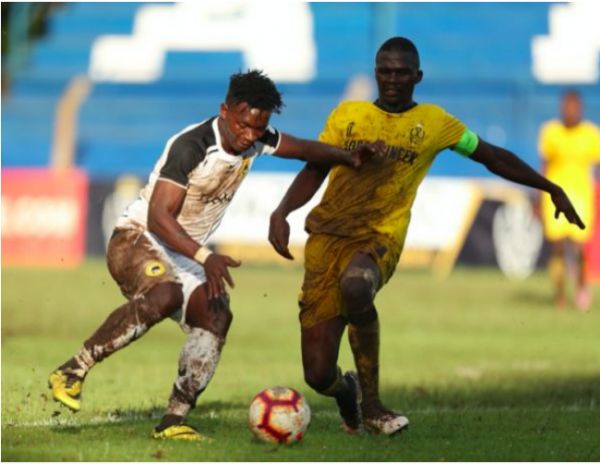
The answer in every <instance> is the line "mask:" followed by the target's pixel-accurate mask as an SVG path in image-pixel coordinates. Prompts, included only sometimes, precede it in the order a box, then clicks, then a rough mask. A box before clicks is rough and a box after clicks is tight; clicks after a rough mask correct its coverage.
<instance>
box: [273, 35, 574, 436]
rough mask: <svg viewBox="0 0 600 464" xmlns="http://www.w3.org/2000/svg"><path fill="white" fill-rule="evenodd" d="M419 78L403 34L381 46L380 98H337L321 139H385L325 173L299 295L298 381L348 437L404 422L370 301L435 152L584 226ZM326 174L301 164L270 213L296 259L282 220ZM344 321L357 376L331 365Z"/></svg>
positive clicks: (555, 194)
mask: <svg viewBox="0 0 600 464" xmlns="http://www.w3.org/2000/svg"><path fill="white" fill-rule="evenodd" d="M422 77H423V72H422V71H421V70H420V66H419V54H418V51H417V49H416V47H415V46H414V44H413V43H412V42H411V41H410V40H408V39H405V38H402V37H396V38H392V39H390V40H388V41H386V42H385V43H384V44H383V45H382V46H381V48H380V49H379V51H378V52H377V55H376V58H375V79H376V81H377V86H378V94H379V95H378V98H377V100H376V101H375V102H373V103H372V102H345V103H341V104H340V105H339V106H338V107H337V108H336V109H334V110H333V112H332V113H331V115H330V116H329V118H328V120H327V124H326V126H325V129H324V131H323V132H322V134H321V137H320V139H321V140H322V141H326V142H329V143H332V144H334V145H338V146H341V147H344V148H347V149H351V148H352V147H356V146H359V145H361V144H363V143H368V142H375V141H377V140H382V141H383V143H384V144H385V154H384V155H383V156H381V157H378V158H375V159H373V160H371V161H370V162H369V163H366V164H365V165H364V166H363V167H362V169H361V171H360V173H358V172H357V173H354V172H353V171H351V170H349V169H346V168H344V167H339V168H338V167H335V168H333V169H332V170H331V173H330V175H329V185H328V187H327V190H326V192H325V194H324V196H323V199H322V200H321V202H320V204H319V205H318V206H316V207H315V208H314V209H313V210H312V211H311V212H310V214H309V216H308V218H307V220H306V229H307V231H308V232H309V238H308V241H307V243H306V247H305V276H304V283H303V286H302V294H301V296H300V302H299V304H300V322H301V338H302V362H303V367H304V377H305V380H306V382H307V383H308V384H309V385H310V386H311V387H312V388H313V389H315V390H316V391H317V392H319V393H321V394H323V395H327V396H331V397H333V398H335V400H336V402H337V404H338V407H339V409H340V414H341V416H342V419H343V426H344V428H345V429H346V430H347V431H350V432H352V431H358V430H360V428H361V425H364V427H365V428H368V429H370V430H373V431H375V432H381V433H385V434H393V433H396V432H398V431H399V430H402V429H403V428H405V427H406V426H407V425H408V419H407V418H406V417H404V416H403V415H401V414H397V413H395V412H393V411H391V410H389V409H387V408H386V407H385V406H383V404H382V403H381V401H380V399H379V322H378V316H377V311H376V310H375V306H374V304H373V299H374V297H375V294H376V293H377V291H378V290H379V289H380V288H381V287H382V286H383V285H384V284H385V283H386V282H387V281H388V279H389V278H390V277H391V275H392V274H393V272H394V270H395V268H396V265H397V262H398V259H399V257H400V253H401V251H402V247H403V245H404V238H405V236H406V230H407V228H408V223H409V221H410V209H411V206H412V204H413V201H414V198H415V195H416V191H417V187H418V186H419V184H420V183H421V181H422V180H423V177H424V176H425V174H426V173H427V170H428V168H429V166H430V165H431V163H432V162H433V160H434V158H435V156H436V155H437V153H439V152H440V151H442V150H443V149H445V148H452V149H453V150H455V151H457V152H458V153H460V154H462V155H464V156H468V157H470V158H471V159H473V160H474V161H477V162H479V163H482V164H484V165H485V166H486V167H487V168H488V169H489V170H490V171H491V172H493V173H496V174H498V175H500V176H502V177H504V178H506V179H509V180H512V181H515V182H518V183H520V184H523V185H528V186H530V187H534V188H537V189H540V190H544V191H546V192H549V193H550V194H551V198H552V201H553V203H554V205H555V207H556V212H557V214H559V213H563V214H564V215H565V217H566V218H567V220H568V221H569V222H571V223H575V224H577V225H578V226H579V227H581V228H583V227H584V225H583V223H582V222H581V220H580V219H579V216H578V215H577V213H576V211H575V209H574V208H573V206H572V205H571V202H570V201H569V199H568V198H567V196H566V195H565V193H564V192H563V190H562V189H561V188H560V187H559V186H558V185H556V184H554V183H553V182H550V181H549V180H547V179H546V178H544V177H542V176H541V175H540V174H538V173H537V172H536V171H535V170H534V169H532V168H531V167H529V166H528V165H527V164H525V163H524V162H523V161H521V160H520V159H519V158H518V157H516V156H515V155H514V154H513V153H511V152H510V151H507V150H505V149H502V148H499V147H496V146H494V145H491V144H489V143H487V142H485V141H483V140H481V139H479V138H478V137H477V135H475V134H474V133H473V132H471V131H470V130H468V129H467V128H466V127H465V125H464V124H463V123H461V122H460V121H459V120H458V119H456V118H455V117H453V116H451V115H450V114H448V113H446V112H445V111H444V109H442V108H440V107H439V106H436V105H431V104H418V103H416V102H415V101H414V100H413V90H414V86H415V85H416V84H418V83H419V82H420V81H421V79H422ZM328 172H329V171H328V170H327V169H323V168H320V167H316V166H314V165H311V164H307V165H306V166H305V168H304V169H303V170H302V171H300V173H299V174H298V176H297V177H296V178H295V179H294V182H293V183H292V185H291V186H290V188H289V190H288V191H287V193H286V195H285V196H284V198H283V199H282V200H281V203H280V205H279V206H278V207H277V209H276V210H275V211H274V212H273V213H272V215H271V224H270V231H269V240H270V242H271V244H272V245H273V247H274V248H275V250H276V251H277V252H278V253H279V254H281V255H282V256H284V257H286V258H288V259H293V257H292V256H291V254H290V252H289V250H288V240H289V224H288V223H287V221H286V217H287V215H288V214H289V213H290V212H291V211H293V210H295V209H297V208H300V207H301V206H302V205H304V204H305V203H306V202H307V201H308V200H309V199H310V198H311V197H312V196H313V195H314V194H315V193H316V191H317V190H318V189H319V187H320V185H321V184H322V182H323V181H324V179H325V178H326V177H327V174H328ZM346 325H347V326H348V335H349V339H350V346H351V349H352V352H353V355H354V359H355V364H356V369H357V372H358V376H356V374H355V373H353V372H348V373H346V374H344V375H343V374H342V371H341V369H340V368H339V367H338V366H337V359H338V351H339V346H340V341H341V337H342V334H343V332H344V329H345V327H346ZM357 377H358V382H357ZM361 390H362V403H361V402H360V398H361Z"/></svg>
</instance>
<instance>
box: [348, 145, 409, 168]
mask: <svg viewBox="0 0 600 464" xmlns="http://www.w3.org/2000/svg"><path fill="white" fill-rule="evenodd" d="M367 143H370V142H369V141H368V140H346V141H345V142H344V149H346V150H348V151H354V150H356V149H357V148H360V147H361V146H363V145H366V144H367ZM383 156H384V157H385V158H387V159H389V160H392V161H400V162H401V163H407V164H410V165H412V164H413V163H414V162H415V160H416V159H417V157H418V156H419V153H418V152H416V151H415V150H411V149H409V148H404V147H401V146H398V145H387V144H386V145H385V149H384V153H383Z"/></svg>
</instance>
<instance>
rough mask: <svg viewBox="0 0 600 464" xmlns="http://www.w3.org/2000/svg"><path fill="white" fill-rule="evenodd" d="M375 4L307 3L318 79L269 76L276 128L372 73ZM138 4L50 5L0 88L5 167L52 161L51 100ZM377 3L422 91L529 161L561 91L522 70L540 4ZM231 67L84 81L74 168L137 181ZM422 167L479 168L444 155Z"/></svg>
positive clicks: (237, 60)
mask: <svg viewBox="0 0 600 464" xmlns="http://www.w3.org/2000/svg"><path fill="white" fill-rule="evenodd" d="M381 5H382V4H376V3H347V4H339V3H313V4H310V9H311V12H312V15H313V28H314V38H315V42H316V45H317V63H316V76H315V78H314V79H313V80H311V81H309V82H306V83H285V82H281V83H280V86H281V88H282V90H283V92H284V99H285V102H286V108H285V109H284V112H283V114H282V115H281V116H275V117H274V118H273V124H274V125H276V126H277V127H279V128H280V129H282V130H284V131H289V132H291V133H294V134H296V135H299V136H303V137H311V138H314V137H316V136H317V135H318V133H319V131H320V130H321V127H322V125H323V122H324V120H325V117H326V115H327V114H328V113H329V111H330V110H331V108H332V107H333V106H335V105H336V104H337V102H338V101H339V100H340V99H341V98H342V95H343V94H344V91H345V89H346V87H347V85H348V82H349V80H350V79H352V78H353V77H355V76H360V75H367V76H369V75H370V74H371V73H372V67H373V66H372V62H373V54H374V51H375V50H376V48H377V46H378V45H379V44H378V42H379V40H380V38H381V35H382V30H381V28H380V27H379V23H378V21H380V20H381V18H380V16H381V12H378V10H377V9H378V8H382V7H381ZM142 6H143V4H140V3H70V4H65V5H64V6H63V7H62V8H60V9H57V10H55V11H54V12H53V13H52V15H51V16H50V18H49V23H48V29H47V34H46V36H45V37H44V38H43V39H41V40H39V41H37V42H36V43H35V46H34V47H33V51H32V53H31V55H30V56H29V64H28V66H26V67H24V68H23V69H21V70H18V71H15V72H14V73H13V75H12V79H11V82H12V85H11V88H10V92H9V93H8V94H6V95H3V102H2V109H3V111H2V164H3V166H44V165H48V164H49V159H50V158H49V157H50V155H49V154H50V152H51V144H52V130H53V125H54V117H55V110H56V104H57V101H58V99H59V98H60V96H61V95H62V94H63V92H64V91H65V88H66V86H67V85H68V83H69V81H70V80H71V79H72V78H73V77H74V76H76V75H82V74H86V73H87V70H88V67H89V63H90V50H91V47H92V44H93V43H94V40H96V39H97V38H99V37H101V36H103V35H107V34H122V35H126V34H131V33H132V30H133V25H134V21H135V15H136V12H138V11H139V9H140V8H141V7H142ZM387 8H388V10H386V11H392V13H393V15H392V16H391V17H389V18H387V19H388V22H389V24H391V26H389V27H388V28H390V27H391V28H392V29H391V30H389V35H392V34H397V35H404V36H407V37H410V38H412V39H413V40H414V41H415V43H416V44H417V46H418V47H419V49H420V52H421V55H422V66H423V69H424V71H425V80H424V82H423V83H422V84H421V86H420V88H419V89H418V91H417V96H418V98H419V99H420V101H424V102H425V101H433V102H436V103H439V104H441V105H443V106H445V107H446V108H447V109H448V110H449V111H451V112H453V113H454V114H456V115H457V116H458V117H460V118H461V119H463V120H464V121H465V122H466V123H468V124H469V125H470V126H471V127H472V128H473V129H474V130H476V131H477V132H479V133H480V134H481V135H482V136H483V137H484V138H487V139H488V140H490V141H491V142H495V143H499V144H502V145H505V146H507V147H509V148H511V149H513V150H515V151H516V152H518V153H519V154H521V155H522V156H523V157H524V158H525V159H526V160H527V161H529V162H531V163H532V164H534V165H536V164H537V153H536V147H535V144H536V131H537V128H538V125H539V123H540V122H541V121H543V120H545V119H547V118H548V117H551V116H552V115H554V114H555V111H556V95H557V92H559V91H560V90H561V89H562V87H560V86H556V85H555V86H547V85H546V86H542V85H540V84H537V83H536V81H535V80H534V78H533V75H532V71H531V41H532V37H533V36H535V35H539V34H545V33H547V32H548V11H549V4H547V3H516V4H502V3H471V4H453V3H442V4H439V3H429V4H423V3H418V4H417V3H396V4H393V6H389V5H388V6H387ZM390 8H391V10H389V9H390ZM378 14H379V16H378ZM425 25H426V26H425ZM384 32H385V31H384ZM273 40H277V37H274V38H273ZM242 67H243V59H242V55H241V53H240V52H236V51H219V52H209V51H200V52H186V51H169V52H168V53H167V55H166V61H165V67H164V73H163V75H162V76H161V78H160V79H159V80H158V81H156V82H152V83H146V84H133V83H115V82H111V83H107V82H96V83H94V84H93V86H92V91H91V93H90V95H89V96H88V98H87V100H86V101H85V103H84V105H83V106H82V108H81V111H80V113H79V121H78V122H79V124H78V127H79V128H78V134H77V140H76V164H77V165H78V166H80V167H83V168H85V169H86V170H87V171H88V173H89V175H90V176H91V177H92V179H113V178H115V177H116V176H118V175H120V174H124V173H131V174H135V175H139V176H143V177H145V176H146V175H147V173H148V171H149V170H150V168H151V166H152V163H153V162H154V161H155V159H156V157H157V154H158V153H159V152H160V151H161V150H162V147H163V144H164V142H165V140H166V138H167V137H168V136H170V135H171V134H173V133H174V132H175V131H177V130H179V129H181V128H183V127H184V126H186V125H187V124H192V123H195V122H197V121H198V120H199V119H200V118H203V117H206V116H209V115H211V114H214V113H215V112H216V110H217V109H218V105H219V103H220V102H221V100H222V96H223V94H224V92H225V89H226V85H227V78H228V76H229V75H230V74H231V73H232V72H235V71H237V70H239V69H240V68H242ZM581 90H582V91H583V93H584V96H585V99H586V103H587V109H586V113H587V115H588V117H590V118H591V119H595V120H600V90H599V89H598V86H597V85H587V86H581ZM297 167H298V165H297V164H293V163H285V162H283V163H282V162H280V160H275V159H274V160H271V159H269V160H259V162H257V164H256V169H258V170H265V171H278V170H287V171H289V170H295V169H296V168H297ZM432 174H438V175H461V176H471V175H476V176H484V175H486V172H485V171H483V170H482V169H480V168H479V167H478V166H477V165H475V164H474V163H469V162H467V161H464V160H460V159H458V157H451V156H448V155H447V154H442V155H441V156H440V159H439V160H438V162H437V163H434V166H433V169H432Z"/></svg>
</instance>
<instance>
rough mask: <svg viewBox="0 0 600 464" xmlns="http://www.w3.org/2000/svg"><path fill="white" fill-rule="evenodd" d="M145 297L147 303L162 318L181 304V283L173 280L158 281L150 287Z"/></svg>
mask: <svg viewBox="0 0 600 464" xmlns="http://www.w3.org/2000/svg"><path fill="white" fill-rule="evenodd" d="M145 297H146V300H147V301H148V305H149V306H151V307H152V308H153V309H154V310H155V311H156V312H157V313H158V314H160V316H162V318H165V317H168V316H170V315H171V314H173V313H174V312H175V311H177V310H178V309H179V308H181V306H182V305H183V291H182V289H181V285H180V284H178V283H175V282H163V283H160V284H158V285H156V286H155V287H153V288H152V289H150V291H149V292H147V293H146V295H145Z"/></svg>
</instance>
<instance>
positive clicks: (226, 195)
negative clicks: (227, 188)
mask: <svg viewBox="0 0 600 464" xmlns="http://www.w3.org/2000/svg"><path fill="white" fill-rule="evenodd" d="M234 193H235V192H223V193H222V194H220V195H217V196H212V195H208V194H206V193H203V194H202V196H201V197H200V201H201V202H202V203H204V204H205V205H208V204H211V205H216V204H218V205H222V204H224V203H230V202H231V200H233V194H234Z"/></svg>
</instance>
